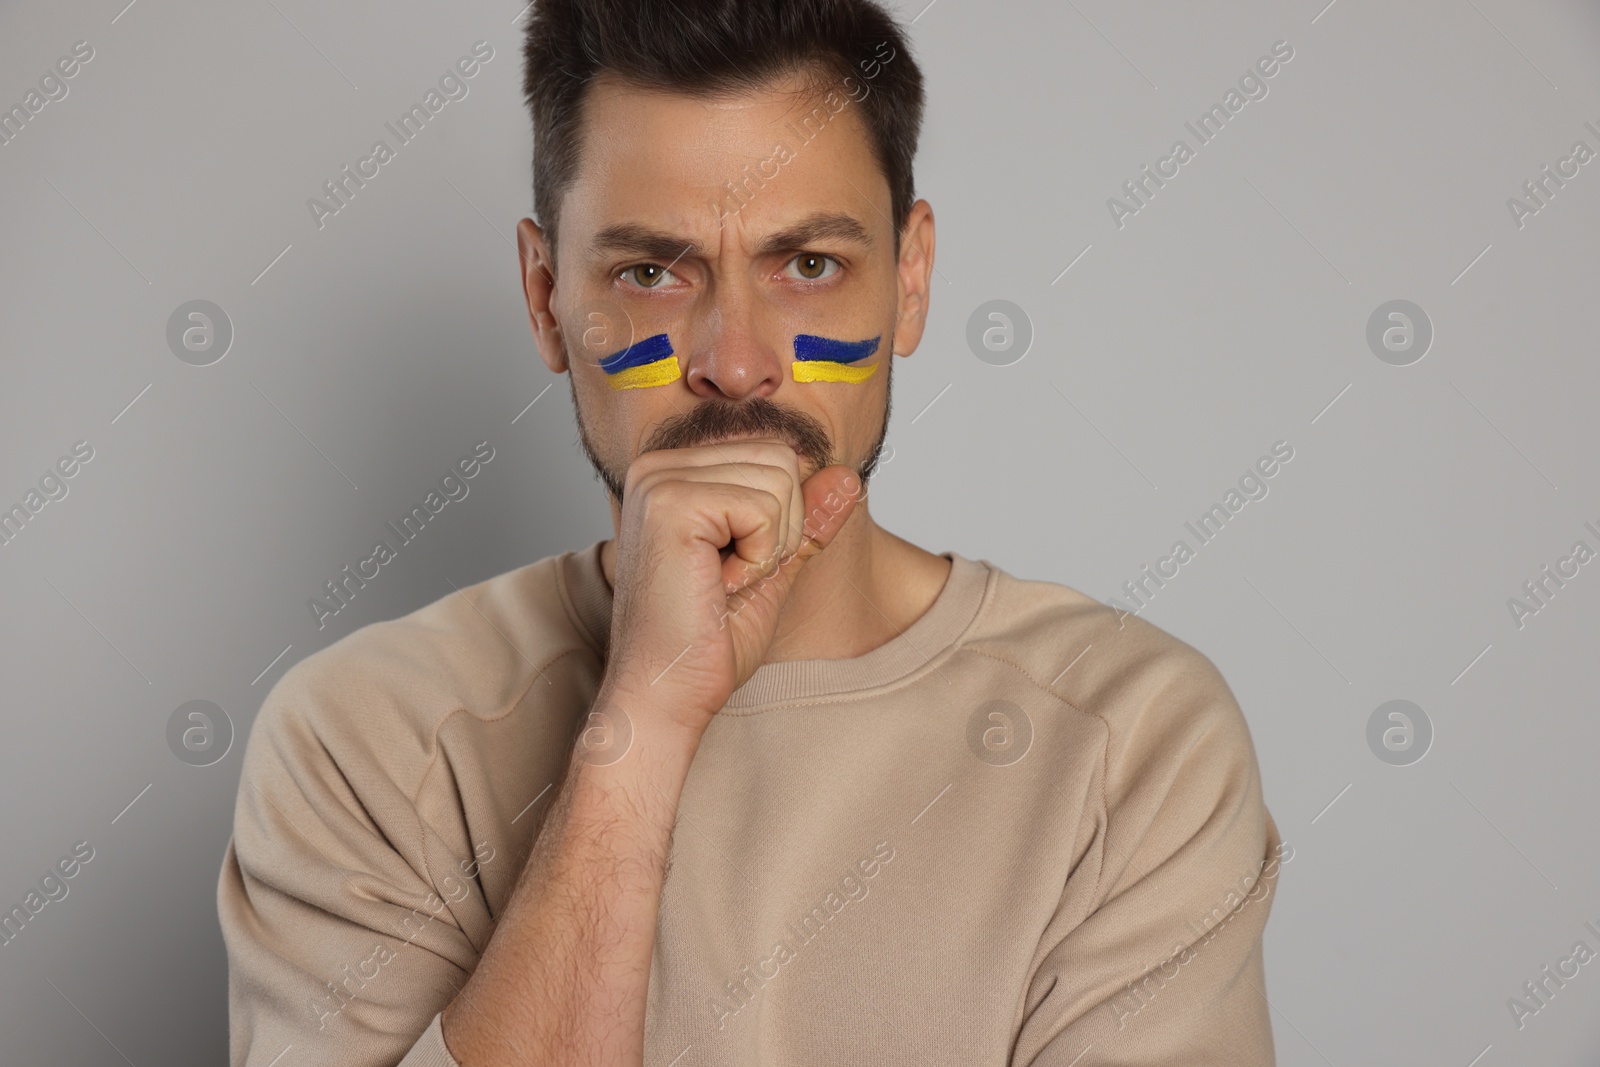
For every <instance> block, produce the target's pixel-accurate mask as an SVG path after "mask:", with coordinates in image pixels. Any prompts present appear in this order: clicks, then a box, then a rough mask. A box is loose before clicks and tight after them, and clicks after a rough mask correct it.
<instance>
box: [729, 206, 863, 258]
mask: <svg viewBox="0 0 1600 1067" xmlns="http://www.w3.org/2000/svg"><path fill="white" fill-rule="evenodd" d="M830 238H831V239H833V240H835V241H848V242H849V243H851V244H858V245H861V246H862V247H863V248H871V247H872V234H871V233H869V232H868V231H867V228H866V227H865V226H863V225H861V222H860V221H859V220H858V219H857V218H856V217H855V216H854V215H846V214H843V213H842V212H836V211H819V212H817V213H816V214H814V215H807V216H806V217H805V218H803V219H801V220H800V221H799V222H798V223H796V224H795V225H793V226H791V227H789V228H788V229H787V230H779V231H778V232H777V233H773V234H768V235H767V236H766V237H764V238H762V239H761V242H760V243H759V244H758V245H757V246H756V255H770V254H772V253H774V252H787V251H789V250H790V249H796V248H804V247H806V246H807V245H810V244H813V243H815V242H817V241H821V240H827V239H830Z"/></svg>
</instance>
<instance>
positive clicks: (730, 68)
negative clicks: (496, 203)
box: [523, 0, 923, 256]
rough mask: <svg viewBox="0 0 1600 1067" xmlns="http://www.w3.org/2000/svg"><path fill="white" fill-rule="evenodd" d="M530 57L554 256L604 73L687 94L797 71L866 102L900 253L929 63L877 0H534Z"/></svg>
mask: <svg viewBox="0 0 1600 1067" xmlns="http://www.w3.org/2000/svg"><path fill="white" fill-rule="evenodd" d="M885 45H887V48H885V47H884V46H885ZM885 57H888V58H887V61H885ZM523 60H524V69H523V94H524V97H525V99H526V102H527V105H528V109H529V111H530V113H531V117H532V120H533V205H534V214H535V215H536V216H537V217H538V219H539V223H540V225H541V226H542V227H543V228H544V229H545V231H546V236H547V239H548V241H549V248H550V252H551V255H552V256H553V255H554V254H555V244H556V233H557V230H558V228H559V224H560V207H561V198H562V195H563V194H564V193H565V192H566V191H567V188H568V187H569V186H570V185H571V183H572V181H573V178H574V176H575V175H576V173H577V168H578V156H579V151H580V149H581V148H582V145H583V136H582V134H583V130H582V121H581V120H582V117H583V103H584V95H585V93H586V91H587V90H588V88H589V86H590V84H591V83H592V82H593V81H594V80H595V78H596V77H598V76H599V75H600V74H602V73H606V72H609V73H611V74H614V75H616V76H619V77H621V78H622V79H624V81H626V82H627V83H629V84H633V85H637V86H640V87H641V88H646V89H661V90H668V91H675V92H682V93H689V94H706V95H714V94H720V93H728V92H740V91H746V92H748V91H752V90H756V89H760V88H762V87H764V86H766V85H768V84H769V83H770V82H772V81H773V80H774V79H777V78H781V77H782V76H784V75H785V74H788V73H791V72H793V73H800V74H802V75H806V76H809V78H810V80H811V81H812V83H813V85H814V86H815V88H816V90H817V91H818V93H819V95H820V94H821V93H825V92H826V91H827V90H828V89H829V88H831V89H833V91H834V92H835V93H836V94H837V95H838V96H839V97H840V98H842V99H845V100H847V104H846V105H845V106H848V107H857V108H860V109H861V111H860V117H861V119H862V123H863V125H864V126H865V127H866V130H867V137H868V140H869V143H870V146H871V149H872V152H873V155H874V157H875V158H876V160H877V162H878V165H879V167H881V168H882V170H883V173H884V177H885V178H886V179H887V181H888V185H889V197H890V203H891V205H892V211H891V214H892V218H893V222H894V231H895V240H894V247H895V250H896V252H897V253H898V250H899V247H900V233H901V230H902V229H904V227H905V224H906V218H907V216H908V215H909V214H910V212H911V205H912V203H913V202H914V201H915V193H914V190H913V183H912V175H911V164H912V159H913V157H915V155H916V152H917V136H918V133H919V132H920V130H921V126H922V97H923V92H922V72H921V71H920V70H919V69H918V68H917V65H916V63H915V62H913V60H912V57H911V52H910V48H909V47H908V46H907V44H906V40H905V37H904V35H903V34H902V33H901V31H900V28H899V25H898V24H897V23H896V22H895V20H894V18H893V16H891V15H890V14H889V13H888V12H887V11H886V10H885V9H884V8H883V7H881V6H880V5H879V4H878V3H876V2H875V0H657V2H655V3H640V2H639V0H535V2H534V4H533V10H532V15H531V19H530V21H529V23H528V30H527V40H526V42H525V45H524V48H523ZM846 78H849V79H850V81H848V82H846V81H845V79H846ZM791 147H794V148H796V149H798V147H799V146H791ZM729 177H730V178H735V177H737V175H729Z"/></svg>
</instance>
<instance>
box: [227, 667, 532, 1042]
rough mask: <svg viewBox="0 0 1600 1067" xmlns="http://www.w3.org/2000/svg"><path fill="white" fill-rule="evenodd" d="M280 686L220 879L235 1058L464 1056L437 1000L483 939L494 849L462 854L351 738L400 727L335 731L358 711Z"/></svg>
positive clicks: (379, 736)
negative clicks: (452, 1042) (454, 1047)
mask: <svg viewBox="0 0 1600 1067" xmlns="http://www.w3.org/2000/svg"><path fill="white" fill-rule="evenodd" d="M285 682H290V679H289V678H288V676H286V677H285V679H284V680H283V681H282V682H280V685H279V687H277V688H276V690H275V692H274V693H273V694H270V695H269V697H268V699H267V701H266V702H265V703H264V704H263V706H262V710H261V713H260V714H259V715H258V717H257V719H256V722H255V725H254V728H253V729H252V733H251V737H250V740H249V744H248V746H247V748H246V752H245V757H244V767H243V773H242V778H241V780H240V785H239V793H238V798H237V804H236V807H235V813H234V826H233V835H232V837H231V839H230V840H229V843H228V847H227V850H226V853H225V855H224V858H223V863H222V870H221V875H220V877H219V881H218V887H217V904H218V914H219V918H220V922H221V927H222V933H223V940H224V943H225V945H226V949H227V959H228V1012H229V1044H230V1056H229V1059H230V1063H231V1065H232V1067H268V1065H269V1064H278V1065H279V1067H282V1065H283V1064H287V1063H291V1062H292V1063H327V1064H334V1063H337V1064H340V1065H341V1067H397V1065H404V1067H459V1064H457V1062H456V1060H455V1059H454V1058H453V1057H452V1056H451V1054H450V1052H449V1050H448V1048H447V1047H446V1046H445V1043H444V1037H443V1033H442V1030H441V1027H440V1012H441V1011H442V1010H443V1009H444V1007H445V1005H446V1004H448V1003H449V1002H450V1000H451V998H452V997H453V996H454V995H455V990H456V988H458V987H459V986H460V985H461V984H462V983H463V982H464V981H465V980H466V977H467V976H468V975H469V974H470V972H471V970H472V968H473V967H474V966H475V965H476V961H477V958H478V956H479V953H480V951H481V947H482V946H481V944H475V941H479V942H481V941H484V940H486V938H487V934H486V932H485V929H484V928H485V927H486V925H487V922H488V920H486V919H484V918H482V915H483V911H484V905H483V903H482V891H481V887H480V885H479V882H478V879H477V877H476V875H477V870H478V866H479V865H480V864H482V863H487V862H489V861H491V860H492V859H493V858H494V857H493V852H492V848H490V846H488V845H487V844H485V845H484V846H483V847H482V848H481V849H480V850H478V851H476V852H474V851H472V850H471V849H470V846H468V851H467V852H466V854H465V855H463V856H461V857H460V860H459V862H455V863H452V862H451V860H452V859H454V858H455V855H456V853H458V852H460V851H462V846H461V845H460V844H459V843H458V844H455V845H449V846H446V845H444V844H442V843H441V842H440V841H438V840H437V839H436V840H434V841H431V842H430V841H428V840H427V838H428V837H429V836H430V835H429V834H428V833H427V828H426V825H425V823H424V822H423V820H422V818H421V816H420V815H418V814H417V811H416V808H415V806H414V803H413V798H412V796H411V795H409V794H410V791H409V790H408V789H406V788H405V787H403V786H402V785H401V784H400V783H398V782H395V781H393V780H391V779H390V778H389V777H388V775H387V772H386V770H385V767H386V761H385V760H384V759H380V758H377V757H376V756H374V755H373V754H372V752H371V751H370V750H368V749H362V748H352V747H351V746H350V743H349V741H348V738H350V737H352V736H357V737H370V738H371V739H372V740H371V741H370V745H371V746H372V747H373V748H377V747H379V746H382V745H383V744H385V743H386V742H385V740H384V738H385V737H386V736H388V737H391V738H392V737H393V736H394V735H395V734H396V733H397V732H398V731H396V730H394V729H392V728H390V727H389V724H388V723H385V722H382V721H376V722H374V721H368V722H366V723H365V724H364V726H363V729H362V730H359V731H353V730H348V729H347V730H345V731H344V732H343V733H342V734H341V733H340V732H339V731H338V730H337V729H330V728H325V727H326V724H327V723H330V722H333V721H335V717H334V716H333V715H331V714H330V712H339V713H342V714H344V715H346V716H349V714H350V712H351V711H352V709H351V708H349V707H348V706H342V707H340V706H329V705H326V704H325V705H324V707H323V708H322V709H321V714H310V713H309V712H308V710H307V707H306V703H307V700H308V699H310V698H309V697H308V694H307V693H306V690H305V687H296V686H295V685H293V684H292V683H291V684H289V685H285V684H284V683H285ZM313 702H314V701H313ZM361 743H362V744H368V743H369V742H361ZM389 743H392V742H389ZM446 856H448V857H450V858H449V859H446V858H444V857H446ZM501 862H502V863H504V862H506V860H505V858H502V859H501ZM468 930H471V931H472V932H473V935H474V936H469V934H468V932H467V931H468ZM289 1049H293V1052H292V1053H291V1055H290V1057H285V1058H284V1059H282V1060H279V1057H280V1056H283V1054H284V1053H285V1052H286V1051H287V1050H289ZM291 1057H292V1058H291Z"/></svg>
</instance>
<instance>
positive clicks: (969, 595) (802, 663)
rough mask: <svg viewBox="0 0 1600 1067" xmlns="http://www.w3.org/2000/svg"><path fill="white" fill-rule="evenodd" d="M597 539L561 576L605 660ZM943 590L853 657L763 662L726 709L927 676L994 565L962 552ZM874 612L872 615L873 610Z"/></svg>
mask: <svg viewBox="0 0 1600 1067" xmlns="http://www.w3.org/2000/svg"><path fill="white" fill-rule="evenodd" d="M602 544H604V541H596V542H595V543H594V544H592V545H590V546H589V547H588V548H584V549H578V550H574V551H568V552H564V553H562V554H561V555H560V556H559V557H558V563H559V567H558V573H559V574H560V576H561V581H562V584H563V585H564V586H565V588H566V593H567V597H568V599H569V600H570V602H571V605H572V608H573V610H574V612H575V613H576V615H577V618H578V621H579V623H580V624H581V627H582V629H583V630H584V631H585V632H584V634H583V636H584V638H585V640H586V641H587V642H588V643H589V645H590V647H592V648H593V649H594V650H595V651H596V652H597V653H599V655H600V656H601V658H602V659H604V657H605V652H606V647H607V645H608V644H609V643H610V638H611V603H612V590H611V586H610V584H609V583H607V581H606V577H605V570H604V568H603V567H602V566H601V563H600V547H601V545H602ZM940 555H942V556H944V558H946V559H948V560H950V574H949V576H948V577H947V578H946V579H945V584H944V588H943V589H941V590H940V591H939V595H938V596H937V597H936V598H935V599H934V602H933V604H932V605H930V606H929V608H928V610H927V611H925V612H923V614H922V615H921V616H920V617H919V618H918V619H917V620H916V621H915V622H913V623H912V624H911V625H910V626H908V627H906V629H905V630H904V631H902V632H901V633H900V634H899V635H897V636H896V637H893V638H891V639H890V640H889V641H887V642H886V643H884V644H882V645H879V646H878V647H877V648H874V649H872V650H870V651H868V652H865V653H863V654H861V655H859V656H854V657H851V658H850V659H805V660H788V661H784V662H780V663H764V664H762V665H761V666H759V667H757V668H756V670H755V673H754V674H752V675H751V676H750V677H749V678H748V679H747V680H746V681H745V683H744V684H743V685H741V686H740V687H739V688H737V689H735V690H734V691H733V695H732V696H731V697H729V699H728V703H727V705H726V706H727V707H728V708H753V707H756V706H758V705H766V704H775V703H783V702H788V701H794V700H798V699H801V698H807V699H810V698H816V697H829V696H842V695H845V694H856V693H860V692H863V691H866V690H871V689H877V688H881V687H884V686H888V685H892V684H894V683H896V682H899V681H901V680H903V679H905V678H907V677H909V676H911V675H913V674H917V673H919V672H921V671H923V670H925V669H926V670H931V669H935V668H934V667H933V664H934V661H935V660H938V659H941V658H942V657H941V656H940V653H942V652H944V651H945V650H946V649H948V648H949V647H950V646H952V645H954V644H955V643H956V642H957V640H958V639H959V638H960V637H961V635H962V634H963V633H964V632H965V631H966V630H967V628H968V627H969V626H970V625H971V624H972V622H973V620H974V619H975V618H976V617H977V614H978V609H979V607H980V606H981V604H982V602H983V600H984V593H985V592H986V590H987V588H988V586H989V585H990V583H991V580H992V576H993V567H992V566H991V565H990V564H989V563H988V562H987V561H984V560H973V559H968V558H967V557H965V556H962V555H960V554H959V553H956V552H943V553H940ZM868 610H870V609H868Z"/></svg>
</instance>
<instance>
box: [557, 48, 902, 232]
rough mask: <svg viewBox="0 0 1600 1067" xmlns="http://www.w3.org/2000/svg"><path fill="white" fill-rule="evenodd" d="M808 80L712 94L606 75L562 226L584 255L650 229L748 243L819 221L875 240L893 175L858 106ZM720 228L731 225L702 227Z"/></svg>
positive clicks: (587, 119) (589, 107)
mask: <svg viewBox="0 0 1600 1067" xmlns="http://www.w3.org/2000/svg"><path fill="white" fill-rule="evenodd" d="M812 85H813V83H812V82H810V81H807V80H805V79H803V78H802V77H800V76H799V75H794V76H790V77H788V78H786V79H785V80H781V81H778V82H775V83H771V84H769V85H768V86H764V87H762V88H759V89H752V90H748V91H741V92H737V93H733V92H726V91H724V92H719V93H717V94H715V95H709V96H708V95H703V94H689V93H681V92H676V91H666V90H659V89H644V88H640V87H638V86H636V85H633V84H631V83H627V82H624V81H621V80H620V79H617V78H615V77H611V76H606V75H602V76H601V77H600V78H599V79H597V80H596V83H595V84H594V85H593V86H592V87H591V95H590V96H589V98H588V100H587V102H586V107H585V115H584V120H583V121H584V127H585V129H584V136H583V138H582V142H583V144H582V149H581V152H580V158H579V165H578V168H577V171H576V173H575V174H574V180H573V182H572V184H571V186H569V188H568V190H567V199H566V204H565V206H564V208H563V215H564V218H566V219H567V220H569V221H570V223H571V224H572V225H570V226H566V225H564V230H565V231H566V233H567V234H569V235H570V236H571V237H572V238H573V240H574V243H581V244H582V245H583V246H584V249H583V251H584V252H585V253H586V254H603V253H604V252H606V251H613V250H617V249H618V248H619V247H621V245H622V244H623V243H624V240H625V239H628V238H632V237H640V236H643V235H644V234H646V233H647V232H651V231H653V232H656V233H664V234H672V235H679V236H684V237H688V236H690V235H691V234H700V241H701V242H702V243H703V242H705V241H707V240H710V239H713V238H715V239H717V240H724V239H728V238H734V239H737V240H738V241H739V242H740V243H741V244H744V245H747V246H748V245H754V244H760V243H763V242H764V240H765V239H766V238H769V237H770V236H772V235H774V234H780V233H783V232H787V231H791V230H794V229H796V228H798V227H805V226H810V227H812V228H818V227H819V226H820V229H821V232H820V234H819V235H820V236H828V237H834V238H838V239H842V240H851V239H854V240H856V241H857V243H863V242H862V241H861V238H862V237H863V236H865V237H866V239H867V241H869V242H870V240H871V237H872V235H873V234H875V233H876V232H877V231H878V230H880V229H881V226H882V225H883V224H884V221H885V219H884V218H880V215H881V211H882V208H881V207H880V206H879V205H878V203H877V201H878V200H880V199H882V200H883V201H884V202H885V204H886V203H887V191H888V186H887V182H886V180H885V179H884V178H883V176H882V174H881V173H880V171H879V169H878V167H877V163H876V160H875V157H874V156H873V153H872V151H871V146H870V144H869V142H868V138H867V131H866V127H865V125H864V123H863V122H862V120H861V117H860V116H859V115H858V114H857V113H856V112H857V111H858V105H857V104H856V102H855V101H854V100H852V99H851V98H850V97H849V96H848V95H847V94H846V93H845V92H844V91H843V88H842V87H840V88H838V89H835V90H833V96H832V97H831V98H830V97H829V96H828V92H829V90H828V89H827V88H826V87H824V88H822V89H820V90H818V89H816V88H813V87H812ZM821 216H829V217H830V218H827V219H822V218H820V217H821ZM852 223H853V229H854V230H855V231H856V232H855V233H852V232H851V230H852ZM725 227H732V228H733V230H734V232H733V233H730V234H725V235H721V236H720V237H719V236H718V235H716V234H715V233H714V232H712V233H710V234H708V233H707V231H708V230H709V231H716V230H719V229H723V228H725ZM638 244H639V242H638V241H635V242H634V244H633V245H632V246H631V247H637V246H638ZM679 250H680V251H681V250H682V249H681V246H680V249H679Z"/></svg>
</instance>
